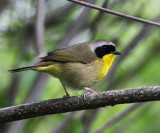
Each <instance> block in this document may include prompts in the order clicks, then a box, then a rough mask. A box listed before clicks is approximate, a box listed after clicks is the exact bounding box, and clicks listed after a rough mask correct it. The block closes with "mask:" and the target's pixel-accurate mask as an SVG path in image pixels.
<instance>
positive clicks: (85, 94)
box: [83, 87, 96, 98]
mask: <svg viewBox="0 0 160 133" xmlns="http://www.w3.org/2000/svg"><path fill="white" fill-rule="evenodd" d="M83 89H85V90H87V92H86V93H84V98H85V97H86V96H87V95H88V94H90V93H96V92H95V91H94V90H92V89H91V88H88V87H83Z"/></svg>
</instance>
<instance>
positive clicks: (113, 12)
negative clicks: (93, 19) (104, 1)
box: [68, 0, 160, 27]
mask: <svg viewBox="0 0 160 133" xmlns="http://www.w3.org/2000/svg"><path fill="white" fill-rule="evenodd" d="M68 1H71V2H74V3H77V4H80V5H83V6H87V7H90V8H94V9H96V10H99V11H103V12H106V13H109V14H113V15H116V16H120V17H123V18H127V19H131V20H134V21H138V22H141V23H146V24H150V25H154V26H158V27H160V23H157V22H153V21H150V20H146V19H142V18H138V17H135V16H131V15H127V14H123V13H120V12H116V11H112V10H109V9H106V8H103V7H99V6H96V5H93V4H90V3H87V2H84V1H79V0H68Z"/></svg>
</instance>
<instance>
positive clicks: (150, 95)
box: [0, 86, 160, 123]
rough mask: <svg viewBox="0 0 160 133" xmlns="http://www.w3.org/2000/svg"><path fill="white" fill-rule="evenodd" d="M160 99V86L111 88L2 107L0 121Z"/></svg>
mask: <svg viewBox="0 0 160 133" xmlns="http://www.w3.org/2000/svg"><path fill="white" fill-rule="evenodd" d="M156 100H160V86H152V87H139V88H132V89H122V90H111V91H106V92H100V93H93V94H91V95H88V96H87V97H84V96H83V95H81V96H73V97H69V98H59V99H51V100H45V101H41V102H36V103H27V104H21V105H17V106H11V107H6V108H2V109H0V122H1V123H2V122H10V121H15V120H21V119H27V118H33V117H37V116H43V115H49V114H57V113H66V112H71V111H78V110H85V109H95V108H99V107H105V106H110V105H111V106H114V105H116V104H124V103H135V102H147V101H156Z"/></svg>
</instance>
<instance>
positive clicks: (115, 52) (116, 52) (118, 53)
mask: <svg viewBox="0 0 160 133" xmlns="http://www.w3.org/2000/svg"><path fill="white" fill-rule="evenodd" d="M112 54H115V55H121V53H120V52H118V51H114V52H112Z"/></svg>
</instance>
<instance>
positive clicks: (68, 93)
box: [60, 80, 70, 97]
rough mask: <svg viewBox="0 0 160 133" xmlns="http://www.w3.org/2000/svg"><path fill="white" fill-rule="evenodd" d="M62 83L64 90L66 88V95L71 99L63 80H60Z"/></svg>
mask: <svg viewBox="0 0 160 133" xmlns="http://www.w3.org/2000/svg"><path fill="white" fill-rule="evenodd" d="M60 82H61V84H62V86H63V88H64V91H65V93H66V96H67V97H70V95H69V93H68V92H67V89H66V87H65V86H64V84H63V82H62V80H60Z"/></svg>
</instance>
